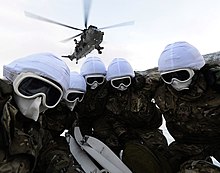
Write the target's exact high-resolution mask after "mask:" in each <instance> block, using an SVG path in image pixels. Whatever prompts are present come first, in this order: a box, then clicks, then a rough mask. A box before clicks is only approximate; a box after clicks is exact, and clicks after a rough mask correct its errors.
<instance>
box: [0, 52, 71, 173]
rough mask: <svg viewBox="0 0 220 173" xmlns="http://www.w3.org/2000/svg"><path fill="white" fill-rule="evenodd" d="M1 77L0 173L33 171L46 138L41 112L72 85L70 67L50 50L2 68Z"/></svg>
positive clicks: (48, 107) (49, 107)
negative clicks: (3, 78)
mask: <svg viewBox="0 0 220 173" xmlns="http://www.w3.org/2000/svg"><path fill="white" fill-rule="evenodd" d="M3 76H4V77H5V79H6V80H0V88H1V89H0V95H1V97H0V98H1V101H0V105H1V106H0V109H1V115H0V116H1V122H0V129H1V133H0V170H1V171H0V172H3V173H4V172H16V173H18V172H19V173H20V172H21V173H26V172H28V173H29V172H33V169H34V167H35V164H36V159H37V157H38V154H39V151H40V150H41V148H42V145H44V142H46V141H47V140H48V139H50V136H49V135H48V136H47V139H45V140H44V141H43V139H42V138H43V136H44V130H43V129H42V121H41V120H42V113H43V112H44V111H46V110H47V109H51V108H54V107H55V106H56V105H57V104H58V103H59V102H60V100H61V99H62V98H63V93H65V91H66V90H67V89H68V87H69V80H70V71H69V68H68V66H67V65H66V64H65V63H64V62H63V61H62V60H61V59H59V58H57V57H56V56H54V55H53V54H50V53H42V54H33V55H30V56H27V57H24V58H20V59H17V60H15V61H13V62H11V63H10V64H8V65H5V66H4V67H3Z"/></svg>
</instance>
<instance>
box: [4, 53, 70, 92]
mask: <svg viewBox="0 0 220 173" xmlns="http://www.w3.org/2000/svg"><path fill="white" fill-rule="evenodd" d="M22 72H33V73H35V74H37V75H39V76H42V77H46V78H49V79H52V80H53V81H56V82H57V83H59V84H60V85H61V86H62V88H63V90H64V91H65V90H67V89H68V88H69V81H70V70H69V67H68V66H67V65H66V63H65V62H64V61H62V60H61V59H59V58H58V57H56V56H55V55H53V54H51V53H39V54H33V55H29V56H27V57H24V58H20V59H17V60H15V61H13V62H11V63H10V64H8V65H4V66H3V76H4V77H5V78H6V79H8V80H9V81H11V82H13V81H14V80H15V78H16V77H17V76H18V75H19V74H20V73H22Z"/></svg>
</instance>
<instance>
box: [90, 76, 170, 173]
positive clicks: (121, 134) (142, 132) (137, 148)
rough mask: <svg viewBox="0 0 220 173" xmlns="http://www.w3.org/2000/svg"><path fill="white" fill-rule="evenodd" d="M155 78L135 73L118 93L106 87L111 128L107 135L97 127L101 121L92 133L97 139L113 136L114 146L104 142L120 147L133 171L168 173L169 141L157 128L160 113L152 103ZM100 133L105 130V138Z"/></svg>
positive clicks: (156, 80)
mask: <svg viewBox="0 0 220 173" xmlns="http://www.w3.org/2000/svg"><path fill="white" fill-rule="evenodd" d="M158 79H159V77H158V74H154V73H151V74H148V73H147V75H145V76H143V75H141V74H138V73H136V76H135V77H134V78H133V79H132V80H133V81H132V84H131V85H130V86H129V87H128V88H127V90H125V91H123V92H121V91H118V90H116V89H113V88H112V87H111V88H110V87H109V96H108V101H107V104H106V110H105V116H106V120H107V122H108V124H109V127H111V128H109V133H110V134H109V135H108V133H107V131H101V130H100V129H101V128H99V126H103V123H97V126H94V134H95V135H96V136H99V138H100V139H102V140H104V141H105V139H108V137H111V138H112V139H115V140H112V143H111V144H112V145H116V146H112V145H111V144H110V143H109V142H108V141H105V143H106V144H107V145H109V146H110V147H111V148H115V149H116V148H117V147H118V150H121V149H123V150H124V152H123V161H124V162H125V163H126V164H127V165H128V167H129V168H130V169H131V170H132V171H133V172H136V173H137V172H141V173H143V172H169V166H168V165H167V164H166V159H165V157H164V156H165V154H166V152H167V147H168V144H167V141H166V138H165V137H164V135H163V134H162V132H161V131H160V130H159V129H158V128H159V127H160V126H161V124H162V115H161V114H160V113H159V111H158V109H157V108H156V106H155V104H154V103H153V102H152V98H153V96H154V91H155V88H156V87H157V84H158ZM105 130H106V129H105ZM103 133H106V134H105V136H106V137H105V139H103V137H102V136H104V135H103ZM111 135H113V136H111ZM115 151H117V150H115Z"/></svg>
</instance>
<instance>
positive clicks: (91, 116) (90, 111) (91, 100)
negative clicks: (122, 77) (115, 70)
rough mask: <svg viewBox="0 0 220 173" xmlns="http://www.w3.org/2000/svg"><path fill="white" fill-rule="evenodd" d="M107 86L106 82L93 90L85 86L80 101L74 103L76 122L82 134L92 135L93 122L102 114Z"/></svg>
mask: <svg viewBox="0 0 220 173" xmlns="http://www.w3.org/2000/svg"><path fill="white" fill-rule="evenodd" d="M107 88H108V86H107V83H104V84H103V85H101V86H99V87H98V88H96V89H94V90H93V89H90V88H89V87H87V90H86V94H85V96H84V98H83V100H82V102H79V103H78V104H77V105H76V107H75V109H74V110H75V111H76V112H77V114H78V123H79V126H80V129H81V132H82V134H84V135H85V134H87V135H92V133H93V132H92V128H93V126H94V122H96V120H97V119H98V118H99V117H102V116H103V114H104V109H105V104H106V101H107V96H108V89H107Z"/></svg>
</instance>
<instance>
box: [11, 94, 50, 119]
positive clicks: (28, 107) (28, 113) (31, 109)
mask: <svg viewBox="0 0 220 173" xmlns="http://www.w3.org/2000/svg"><path fill="white" fill-rule="evenodd" d="M14 98H15V102H16V103H17V105H18V108H19V110H20V111H21V113H22V114H23V115H24V116H25V117H27V118H29V119H32V120H34V121H37V120H38V117H39V114H40V113H41V112H43V111H45V110H47V109H48V108H47V107H45V106H43V105H42V104H41V102H42V98H41V97H36V98H33V99H25V98H23V97H20V96H18V95H16V94H14Z"/></svg>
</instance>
